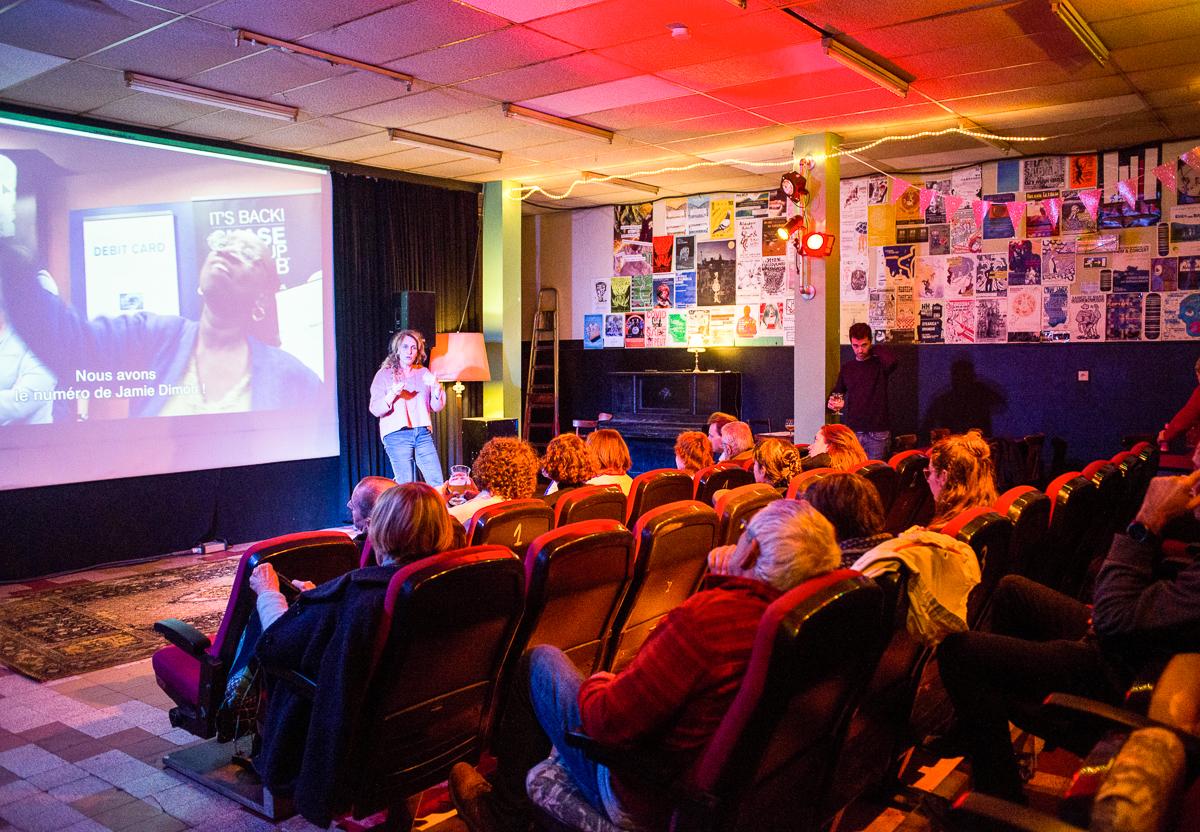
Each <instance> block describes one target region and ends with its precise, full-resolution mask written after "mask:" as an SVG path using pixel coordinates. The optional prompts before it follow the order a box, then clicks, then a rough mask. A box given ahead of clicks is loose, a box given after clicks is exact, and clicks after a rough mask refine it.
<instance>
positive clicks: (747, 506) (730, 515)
mask: <svg viewBox="0 0 1200 832" xmlns="http://www.w3.org/2000/svg"><path fill="white" fill-rule="evenodd" d="M779 497H780V495H779V491H778V490H777V489H775V488H772V487H771V486H769V485H767V484H766V483H763V482H754V483H750V484H749V485H743V486H741V487H740V488H735V489H733V490H732V491H726V492H725V493H724V494H722V495H721V499H719V500H717V505H716V510H717V517H718V519H719V522H720V525H719V526H718V530H717V543H716V545H717V546H727V545H732V544H734V543H737V541H738V538H739V537H741V536H742V532H743V531H745V529H746V524H747V523H749V522H750V518H751V517H753V516H754V515H755V514H757V513H758V512H759V510H760V509H762V508H763V507H765V506H767V505H769V504H770V503H773V502H774V501H776V500H778V499H779Z"/></svg>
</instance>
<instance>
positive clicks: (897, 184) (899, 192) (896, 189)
mask: <svg viewBox="0 0 1200 832" xmlns="http://www.w3.org/2000/svg"><path fill="white" fill-rule="evenodd" d="M911 187H912V185H910V184H908V182H907V181H905V180H903V179H900V178H899V177H892V202H899V201H900V197H902V196H904V192H905V191H907V190H908V189H909V188H911Z"/></svg>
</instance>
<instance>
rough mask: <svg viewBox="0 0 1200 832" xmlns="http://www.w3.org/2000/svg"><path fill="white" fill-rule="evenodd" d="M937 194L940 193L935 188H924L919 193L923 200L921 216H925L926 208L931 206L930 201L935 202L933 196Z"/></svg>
mask: <svg viewBox="0 0 1200 832" xmlns="http://www.w3.org/2000/svg"><path fill="white" fill-rule="evenodd" d="M937 194H938V192H937V191H935V190H934V189H933V188H922V189H921V193H920V195H919V197H920V200H921V216H925V211H926V209H928V208H929V205H930V203H932V202H933V198H934V197H935V196H937Z"/></svg>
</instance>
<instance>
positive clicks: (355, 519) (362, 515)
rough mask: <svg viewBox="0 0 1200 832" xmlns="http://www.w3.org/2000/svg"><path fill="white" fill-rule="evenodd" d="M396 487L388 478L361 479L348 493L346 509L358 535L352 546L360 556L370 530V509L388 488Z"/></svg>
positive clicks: (355, 536)
mask: <svg viewBox="0 0 1200 832" xmlns="http://www.w3.org/2000/svg"><path fill="white" fill-rule="evenodd" d="M395 487H396V481H395V480H393V479H389V478H388V477H363V478H362V479H361V480H359V481H358V485H356V486H354V490H353V491H351V492H350V501H349V502H347V503H346V508H348V509H350V522H351V523H353V524H354V528H355V530H356V531H357V532H358V534H356V535H354V545H355V546H357V547H358V551H359V553H360V554H361V553H362V549H363V544H365V543H366V542H367V532H368V531H370V528H371V509H373V508H375V501H376V500H378V499H379V495H380V494H382V493H383V492H385V491H387V490H388V489H390V488H395Z"/></svg>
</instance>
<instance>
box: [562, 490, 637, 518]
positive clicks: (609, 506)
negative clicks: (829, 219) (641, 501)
mask: <svg viewBox="0 0 1200 832" xmlns="http://www.w3.org/2000/svg"><path fill="white" fill-rule="evenodd" d="M624 519H625V495H624V494H622V493H621V489H620V488H618V487H617V486H615V485H585V486H583V487H581V488H573V489H571V490H570V491H568V492H567V493H566V494H563V495H562V496H561V497H559V498H558V502H556V503H555V504H554V525H555V527H558V526H566V525H568V524H570V523H579V522H581V521H583V520H615V521H616V522H618V523H620V522H621V521H623V520H624Z"/></svg>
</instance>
